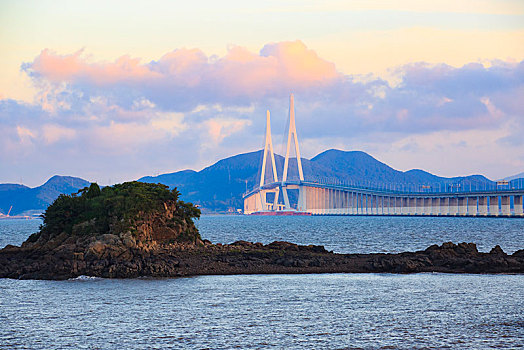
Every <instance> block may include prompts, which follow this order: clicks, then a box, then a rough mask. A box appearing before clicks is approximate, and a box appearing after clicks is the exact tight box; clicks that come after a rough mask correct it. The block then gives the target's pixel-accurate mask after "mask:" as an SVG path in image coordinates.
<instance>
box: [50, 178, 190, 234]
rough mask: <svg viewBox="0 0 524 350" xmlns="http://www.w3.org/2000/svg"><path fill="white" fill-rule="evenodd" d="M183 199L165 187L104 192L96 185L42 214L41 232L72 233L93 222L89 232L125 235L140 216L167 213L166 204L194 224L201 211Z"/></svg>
mask: <svg viewBox="0 0 524 350" xmlns="http://www.w3.org/2000/svg"><path fill="white" fill-rule="evenodd" d="M179 197H180V192H178V191H177V189H176V188H175V189H173V190H171V191H170V190H169V188H168V187H167V186H165V185H162V184H150V183H143V182H138V181H133V182H125V183H122V184H117V185H114V186H108V187H104V188H103V189H100V187H99V186H98V185H97V184H96V183H92V184H91V185H90V186H89V187H86V188H83V189H81V190H80V191H78V193H76V194H72V195H65V194H62V195H60V196H59V197H58V198H57V199H56V200H55V201H54V202H53V203H52V204H51V205H50V206H49V207H48V208H47V210H46V211H45V213H44V214H43V215H42V218H43V219H44V222H43V224H42V226H41V233H44V234H46V235H49V236H54V235H58V234H60V233H62V232H66V233H69V234H72V233H73V227H74V226H75V225H77V224H79V223H85V222H89V229H88V230H87V232H97V233H108V232H110V231H113V232H114V231H117V232H122V231H124V230H127V229H129V228H130V226H131V225H132V221H133V219H134V218H137V217H138V216H139V215H140V214H147V213H151V212H154V211H158V210H163V208H164V203H175V204H176V213H175V216H177V217H178V218H179V219H180V220H181V221H186V222H187V223H191V224H192V223H193V221H192V220H193V219H194V218H199V217H200V210H199V209H198V208H196V207H195V206H193V204H191V203H186V202H183V201H180V200H179ZM191 226H193V225H191ZM81 231H82V232H86V230H81Z"/></svg>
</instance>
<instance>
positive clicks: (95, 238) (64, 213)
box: [0, 182, 524, 280]
mask: <svg viewBox="0 0 524 350" xmlns="http://www.w3.org/2000/svg"><path fill="white" fill-rule="evenodd" d="M179 196H180V194H179V192H178V191H177V190H176V189H174V190H169V189H168V188H167V187H166V186H164V185H161V184H149V183H141V182H127V183H123V184H119V185H114V186H110V187H104V188H103V189H100V188H99V186H98V185H97V184H91V186H90V187H86V188H84V189H82V190H80V191H79V192H78V193H77V194H73V195H61V196H60V197H59V198H58V199H57V200H56V201H55V202H53V203H52V204H51V205H50V206H49V208H48V209H47V210H46V212H45V213H44V215H43V219H44V221H43V224H42V226H41V228H40V231H39V232H37V233H35V234H33V235H31V236H30V237H29V238H28V239H27V240H26V241H25V242H24V243H23V244H22V246H21V247H15V246H12V245H8V246H6V247H5V248H3V249H1V250H0V277H1V278H17V279H57V280H58V279H68V278H74V277H77V276H80V275H87V276H97V277H106V278H135V277H143V276H148V277H179V276H192V275H210V274H267V273H334V272H346V273H349V272H361V273H362V272H374V273H377V272H390V273H415V272H450V273H524V250H519V251H517V252H515V253H513V254H512V255H508V254H506V253H504V252H503V251H502V249H501V248H500V247H499V246H496V247H495V248H493V249H492V250H491V251H490V252H489V253H481V252H479V251H478V250H477V247H476V245H475V244H473V243H460V244H453V243H451V242H449V243H444V244H442V245H440V246H438V245H433V246H431V247H429V248H427V249H426V250H423V251H417V252H406V253H399V254H382V253H377V254H336V253H333V252H329V251H327V250H325V249H324V247H322V246H314V245H309V246H302V245H297V244H293V243H289V242H273V243H270V244H266V245H264V244H262V243H250V242H246V241H238V242H235V243H232V244H213V243H211V242H209V241H207V240H203V239H202V238H201V237H200V234H199V232H198V230H197V228H196V227H195V224H194V222H193V220H194V219H196V218H199V216H200V210H199V209H198V208H196V207H194V206H193V205H192V204H191V203H185V202H183V201H181V200H180V199H179Z"/></svg>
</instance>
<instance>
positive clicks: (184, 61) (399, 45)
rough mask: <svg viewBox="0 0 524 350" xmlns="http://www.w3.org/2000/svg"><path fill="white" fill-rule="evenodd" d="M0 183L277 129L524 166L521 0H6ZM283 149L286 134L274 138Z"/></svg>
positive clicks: (227, 147) (135, 171) (415, 154)
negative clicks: (292, 115)
mask: <svg viewBox="0 0 524 350" xmlns="http://www.w3.org/2000/svg"><path fill="white" fill-rule="evenodd" d="M0 23H1V24H0V63H1V64H0V147H1V148H2V150H3V152H1V153H0V164H1V165H0V167H1V168H0V170H1V171H0V182H20V179H22V181H23V182H24V183H26V184H29V185H32V186H34V185H38V184H40V183H42V182H43V181H45V180H46V179H47V178H48V177H50V176H51V175H53V174H57V173H58V174H64V175H74V176H80V177H83V178H86V179H88V180H92V181H98V182H100V183H103V184H105V183H108V182H121V181H125V180H130V179H136V178H138V177H140V176H143V175H151V174H158V173H164V172H171V171H176V170H181V169H185V168H192V169H200V168H202V167H204V166H207V165H209V164H210V163H212V162H214V161H216V160H218V159H220V158H223V157H226V156H229V155H233V154H237V153H242V152H248V151H252V150H255V149H258V148H260V147H262V146H263V132H264V130H263V129H264V120H265V110H266V109H270V110H271V112H272V117H273V120H272V124H273V133H274V137H273V139H274V140H275V142H278V141H279V140H281V138H282V137H281V136H280V134H281V133H282V132H283V129H284V127H285V119H286V113H287V101H288V95H289V93H290V92H294V93H295V100H296V108H297V128H298V132H299V138H300V141H301V146H302V154H303V156H305V157H312V156H314V155H316V154H317V153H319V152H321V151H323V150H325V149H327V148H339V149H343V150H363V151H366V152H368V153H370V154H372V155H374V156H375V157H377V158H378V159H380V160H381V161H383V162H386V163H388V164H390V165H391V166H393V167H394V168H396V169H399V170H407V169H411V168H423V169H425V170H428V171H431V172H433V173H436V174H439V175H443V176H455V175H467V174H474V173H482V174H485V175H487V176H488V177H490V178H493V179H497V178H500V177H504V176H509V175H512V174H514V173H519V172H522V171H524V147H522V146H523V143H524V142H523V140H522V139H523V138H522V137H521V135H523V134H524V102H523V101H524V63H522V61H523V60H524V4H523V3H522V1H461V2H459V3H457V2H456V1H439V2H430V1H406V0H404V1H351V2H348V1H323V2H316V1H273V2H264V3H263V4H260V3H256V2H253V3H249V2H245V1H244V2H240V1H224V2H216V1H193V2H190V3H188V2H178V1H147V2H146V1H133V2H128V1H112V2H110V3H109V4H106V2H102V1H75V2H72V1H0ZM276 149H277V150H278V149H280V147H279V146H278V145H276Z"/></svg>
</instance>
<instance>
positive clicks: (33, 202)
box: [0, 175, 90, 215]
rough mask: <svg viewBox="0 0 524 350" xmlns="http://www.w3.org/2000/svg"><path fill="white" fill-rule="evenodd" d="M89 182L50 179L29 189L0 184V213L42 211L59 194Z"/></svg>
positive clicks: (62, 178)
mask: <svg viewBox="0 0 524 350" xmlns="http://www.w3.org/2000/svg"><path fill="white" fill-rule="evenodd" d="M89 184H90V183H89V181H86V180H83V179H80V178H78V177H71V176H58V175H55V176H53V177H51V178H50V179H49V180H47V182H46V183H45V184H43V185H41V186H38V187H34V188H30V187H27V186H24V185H17V184H0V212H1V213H3V214H7V213H8V212H9V208H10V207H11V206H13V208H12V209H11V213H10V215H18V214H21V213H23V212H25V211H29V210H42V211H43V210H44V209H45V208H47V206H48V205H49V204H51V203H52V202H53V201H54V200H55V199H56V198H57V197H58V196H59V195H60V194H62V193H66V194H70V193H74V192H77V191H78V190H79V189H82V188H84V187H86V186H89Z"/></svg>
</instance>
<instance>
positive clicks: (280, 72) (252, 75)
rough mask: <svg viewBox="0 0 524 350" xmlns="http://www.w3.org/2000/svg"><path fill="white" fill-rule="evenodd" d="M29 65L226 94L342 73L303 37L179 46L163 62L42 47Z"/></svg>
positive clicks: (72, 78)
mask: <svg viewBox="0 0 524 350" xmlns="http://www.w3.org/2000/svg"><path fill="white" fill-rule="evenodd" d="M24 69H25V70H26V71H27V72H29V73H30V75H31V76H33V77H34V78H36V79H43V80H47V81H51V82H54V83H61V82H65V83H69V84H72V85H75V84H86V83H87V84H92V85H94V86H97V87H111V86H113V85H117V84H121V83H126V84H128V85H129V86H132V87H134V88H137V89H148V88H150V89H154V90H161V89H170V88H172V89H175V88H194V89H198V90H199V91H202V90H204V91H213V94H214V95H222V96H226V97H239V96H240V97H246V96H248V97H253V96H259V97H261V96H266V95H268V94H269V95H271V94H279V95H280V94H281V93H282V92H284V91H285V94H287V93H288V92H289V91H291V90H293V91H297V90H304V89H310V88H312V87H319V86H325V85H326V84H330V83H333V82H334V81H335V80H336V79H337V78H339V77H341V74H340V73H338V72H337V71H336V68H335V65H334V64H333V63H331V62H328V61H326V60H324V59H322V58H320V57H319V56H318V55H317V54H316V53H315V51H313V50H310V49H308V48H307V47H306V46H305V45H304V43H302V42H301V41H294V42H279V43H271V44H267V45H266V46H264V47H263V48H262V50H261V51H260V52H259V53H253V52H250V51H248V50H247V49H245V48H242V47H239V46H234V47H231V48H230V49H229V50H228V52H227V54H226V55H225V56H224V57H220V58H215V57H208V56H206V55H205V54H204V53H203V52H202V51H200V50H198V49H177V50H174V51H172V52H169V53H167V54H165V55H164V56H162V57H161V58H160V59H159V60H158V61H152V62H149V63H141V62H140V59H137V58H131V57H129V56H122V57H120V58H118V59H117V60H115V61H114V62H91V61H90V60H89V59H88V58H87V57H85V56H84V55H83V51H82V50H81V51H78V52H75V53H73V54H70V55H59V54H56V53H54V52H52V51H50V50H48V49H45V50H43V51H42V52H41V53H40V55H38V56H37V57H36V58H35V60H34V61H33V62H31V63H29V64H25V65H24Z"/></svg>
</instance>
